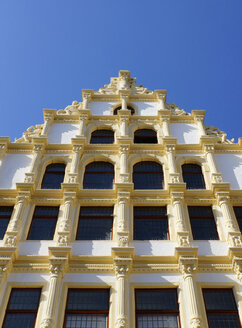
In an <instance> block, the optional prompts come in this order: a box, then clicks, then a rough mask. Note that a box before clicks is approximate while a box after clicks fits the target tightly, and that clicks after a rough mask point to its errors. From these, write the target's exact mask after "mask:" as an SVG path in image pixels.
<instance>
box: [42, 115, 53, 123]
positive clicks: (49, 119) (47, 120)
mask: <svg viewBox="0 0 242 328" xmlns="http://www.w3.org/2000/svg"><path fill="white" fill-rule="evenodd" d="M53 119H54V114H50V113H44V120H45V121H46V122H48V123H49V122H51V121H52V120H53Z"/></svg>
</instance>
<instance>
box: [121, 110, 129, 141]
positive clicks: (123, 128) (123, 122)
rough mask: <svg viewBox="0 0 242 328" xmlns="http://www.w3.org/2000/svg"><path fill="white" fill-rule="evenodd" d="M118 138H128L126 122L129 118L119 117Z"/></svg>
mask: <svg viewBox="0 0 242 328" xmlns="http://www.w3.org/2000/svg"><path fill="white" fill-rule="evenodd" d="M120 120H121V124H120V136H121V137H127V136H128V122H129V117H128V116H123V115H120Z"/></svg>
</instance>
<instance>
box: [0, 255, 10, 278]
mask: <svg viewBox="0 0 242 328" xmlns="http://www.w3.org/2000/svg"><path fill="white" fill-rule="evenodd" d="M11 262H12V260H11V257H8V256H1V257H0V279H1V278H2V277H3V276H4V275H5V274H6V273H7V272H8V270H9V267H10V264H11Z"/></svg>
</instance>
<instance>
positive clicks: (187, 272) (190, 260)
mask: <svg viewBox="0 0 242 328" xmlns="http://www.w3.org/2000/svg"><path fill="white" fill-rule="evenodd" d="M197 262H198V260H197V258H195V257H189V256H188V257H185V256H183V257H181V258H180V259H179V267H180V271H181V273H182V275H183V278H184V279H187V278H188V277H192V276H193V274H194V273H195V272H196V270H197Z"/></svg>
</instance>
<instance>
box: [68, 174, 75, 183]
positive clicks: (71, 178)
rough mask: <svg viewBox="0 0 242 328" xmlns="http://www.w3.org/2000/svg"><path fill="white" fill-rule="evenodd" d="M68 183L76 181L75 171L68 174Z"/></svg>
mask: <svg viewBox="0 0 242 328" xmlns="http://www.w3.org/2000/svg"><path fill="white" fill-rule="evenodd" d="M68 183H77V173H69V174H68Z"/></svg>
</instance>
